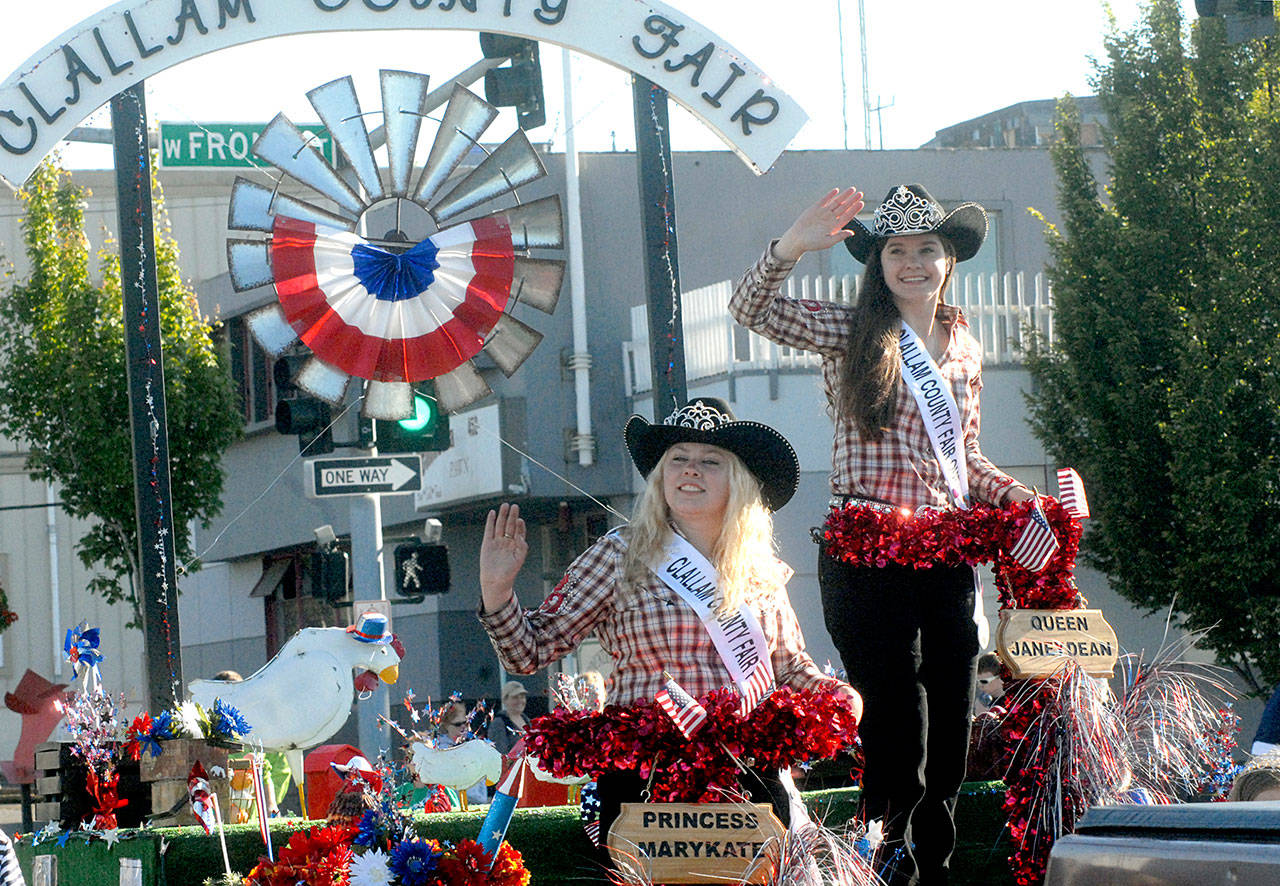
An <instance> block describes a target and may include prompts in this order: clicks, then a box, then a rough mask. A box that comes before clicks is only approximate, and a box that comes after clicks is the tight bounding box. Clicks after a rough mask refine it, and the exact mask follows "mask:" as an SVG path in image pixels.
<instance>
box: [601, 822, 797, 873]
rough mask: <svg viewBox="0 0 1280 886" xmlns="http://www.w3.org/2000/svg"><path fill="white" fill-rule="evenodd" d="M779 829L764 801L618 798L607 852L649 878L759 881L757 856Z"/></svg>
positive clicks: (764, 868) (761, 866) (778, 838)
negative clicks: (625, 800) (634, 800)
mask: <svg viewBox="0 0 1280 886" xmlns="http://www.w3.org/2000/svg"><path fill="white" fill-rule="evenodd" d="M785 833H786V828H784V827H783V826H782V822H780V821H778V818H777V816H775V815H774V814H773V810H772V809H771V808H769V806H768V805H767V804H764V803H623V804H622V814H621V815H619V816H618V818H617V820H616V821H615V822H614V823H613V827H611V828H610V829H609V853H610V854H611V855H612V856H613V857H614V859H615V861H617V862H618V864H619V865H626V866H628V867H633V866H635V865H636V864H637V862H638V864H639V867H640V868H641V869H642V870H643V871H644V872H645V874H646V875H647V876H648V878H649V880H650V881H652V882H654V883H741V882H747V883H765V882H768V879H769V877H768V874H769V872H768V865H764V864H760V863H759V862H758V857H759V856H760V855H761V854H762V853H763V851H764V850H765V848H766V847H767V846H768V845H769V844H770V843H771V842H773V843H775V845H777V843H780V842H781V840H782V838H783V836H784V835H785ZM748 875H750V879H746V880H744V879H743V878H744V877H747V876H748Z"/></svg>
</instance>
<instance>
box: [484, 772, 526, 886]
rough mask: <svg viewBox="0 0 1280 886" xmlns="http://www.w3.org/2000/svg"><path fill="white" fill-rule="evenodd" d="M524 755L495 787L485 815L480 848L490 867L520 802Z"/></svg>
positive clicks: (495, 858) (496, 857) (496, 858)
mask: <svg viewBox="0 0 1280 886" xmlns="http://www.w3.org/2000/svg"><path fill="white" fill-rule="evenodd" d="M524 759H525V758H524V757H521V758H520V759H519V760H517V761H516V763H515V765H514V766H512V767H511V768H510V769H509V770H507V774H506V775H505V776H504V777H503V779H502V781H500V782H498V786H497V788H495V789H494V795H493V800H492V801H491V802H490V803H489V814H488V815H486V816H485V817H484V824H483V825H481V826H480V839H479V840H478V841H477V842H478V843H479V844H480V848H481V849H483V850H484V851H485V852H486V853H487V854H488V856H489V867H490V869H492V868H493V863H494V862H495V861H497V860H498V849H499V847H501V846H502V841H503V840H504V839H506V836H507V827H508V826H509V825H510V824H511V816H512V815H514V814H515V811H516V804H517V803H519V802H520V791H521V788H522V787H523V785H524Z"/></svg>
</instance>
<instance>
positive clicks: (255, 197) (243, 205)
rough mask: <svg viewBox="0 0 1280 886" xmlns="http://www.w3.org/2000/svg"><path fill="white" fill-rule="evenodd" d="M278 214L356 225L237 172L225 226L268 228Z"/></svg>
mask: <svg viewBox="0 0 1280 886" xmlns="http://www.w3.org/2000/svg"><path fill="white" fill-rule="evenodd" d="M277 215H287V216H289V217H290V218H296V219H300V220H301V221H309V222H312V223H313V224H317V225H326V226H328V227H331V228H346V229H347V230H351V229H352V228H353V227H355V223H354V222H353V221H352V220H351V219H347V218H343V217H342V216H340V215H337V214H336V213H332V212H329V211H328V210H326V209H321V208H320V207H319V206H314V205H312V204H311V203H307V202H306V201H305V200H299V199H297V198H296V197H289V196H287V195H285V194H281V193H280V192H279V190H278V189H277V190H272V189H271V188H268V187H265V186H263V185H260V184H258V183H257V182H251V181H249V180H248V179H247V178H244V177H242V176H236V181H235V184H233V185H232V186H231V206H230V208H229V209H228V210H227V227H228V228H230V229H231V230H233V231H263V232H269V231H270V230H271V225H272V220H273V219H274V218H275V217H276V216H277Z"/></svg>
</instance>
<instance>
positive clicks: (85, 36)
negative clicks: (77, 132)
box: [0, 0, 806, 188]
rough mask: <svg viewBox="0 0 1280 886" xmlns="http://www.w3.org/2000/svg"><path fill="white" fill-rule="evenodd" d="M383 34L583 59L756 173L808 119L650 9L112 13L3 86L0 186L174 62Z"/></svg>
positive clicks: (374, 0)
mask: <svg viewBox="0 0 1280 886" xmlns="http://www.w3.org/2000/svg"><path fill="white" fill-rule="evenodd" d="M725 9H726V10H727V12H726V14H727V15H731V14H733V11H732V4H725ZM385 30H448V31H473V32H474V31H492V32H497V33H503V34H514V35H516V36H520V37H528V38H530V39H533V40H538V41H541V42H545V43H554V44H557V45H559V46H564V47H567V48H569V49H575V50H578V51H579V52H583V53H586V54H587V55H591V56H594V57H595V58H598V59H600V60H602V61H605V62H608V63H609V64H612V65H615V66H616V67H619V68H621V69H623V70H626V71H631V72H633V73H635V74H639V75H640V76H642V77H644V78H646V79H648V80H650V81H651V82H653V83H655V84H657V85H658V86H660V87H662V88H663V89H665V90H667V92H668V93H669V94H670V95H671V97H672V98H673V99H674V100H675V101H677V102H679V103H680V104H681V105H683V106H684V107H685V108H686V109H687V110H689V111H690V112H691V113H693V114H694V115H695V116H697V117H698V118H699V119H701V120H702V122H703V123H705V124H706V125H707V126H708V127H710V128H711V129H712V130H714V131H715V132H716V134H718V135H719V136H720V137H721V138H722V139H724V141H725V143H726V144H728V145H729V147H730V148H732V149H733V150H734V151H736V152H737V154H738V155H739V156H740V157H741V158H742V159H743V161H744V162H746V163H747V164H748V165H749V166H751V168H752V169H754V170H755V171H756V172H757V173H763V172H765V171H766V170H768V168H769V167H770V166H772V165H773V163H774V161H775V160H777V159H778V156H779V155H780V154H781V153H782V151H783V149H784V148H786V146H787V144H788V143H789V142H790V141H791V139H792V138H794V137H795V135H796V133H797V132H799V131H800V127H801V126H803V125H804V122H805V119H806V115H805V113H804V111H803V110H802V109H801V108H800V106H799V105H798V104H796V103H795V101H794V100H793V99H791V98H790V97H789V96H787V95H786V93H784V92H782V91H781V90H780V89H778V87H777V86H776V85H775V84H774V82H773V80H772V79H771V78H770V77H768V76H767V75H766V74H765V73H764V72H763V71H762V70H760V69H759V68H758V67H757V66H755V65H753V64H752V63H751V61H750V60H749V59H747V58H746V57H745V56H744V55H743V54H742V53H741V52H739V51H738V50H736V49H734V48H733V47H732V46H730V45H729V44H728V43H726V42H725V41H724V40H722V39H721V38H720V37H719V36H718V35H716V34H715V33H714V32H713V31H711V30H710V29H709V28H707V27H705V26H703V25H701V24H699V23H698V22H696V21H694V20H693V19H691V18H690V17H689V16H687V15H685V14H684V13H682V12H680V11H679V10H677V9H674V8H672V7H670V6H668V5H666V4H665V3H661V2H658V0H120V2H118V3H116V4H115V5H113V6H109V7H106V8H104V9H103V10H102V11H101V12H98V13H95V14H94V15H91V16H90V17H88V18H87V19H85V20H84V21H83V22H81V23H80V24H79V25H76V26H75V27H73V28H71V29H70V30H68V31H67V32H66V33H64V34H62V35H61V36H60V37H58V38H57V39H56V40H54V41H53V42H52V43H50V44H48V45H47V46H45V47H44V48H43V49H40V50H39V51H37V52H36V53H35V54H34V55H32V56H31V57H30V58H29V59H27V60H26V61H25V62H23V64H22V65H21V67H19V68H18V69H17V70H16V71H14V72H13V73H12V74H10V75H9V76H8V78H7V79H5V81H4V82H3V83H2V84H0V177H2V178H3V179H4V180H5V181H6V182H8V183H9V185H10V186H12V187H15V188H16V187H18V186H20V185H21V184H22V183H23V182H24V181H25V180H26V178H27V176H28V175H30V174H31V172H32V170H34V169H35V168H36V166H37V165H38V164H39V163H40V161H41V159H43V158H44V156H45V155H46V154H48V153H49V151H50V150H52V149H53V147H54V146H55V145H56V144H57V143H58V141H59V140H60V139H61V138H62V137H63V136H65V135H66V134H67V133H69V132H70V131H71V130H72V129H74V128H75V127H76V126H77V125H79V123H80V122H81V121H83V120H84V119H85V118H86V117H88V116H89V115H90V114H91V113H93V111H94V110H96V109H97V108H99V107H100V106H102V105H104V104H106V103H107V102H108V101H110V99H111V97H112V96H114V95H115V94H116V93H118V92H120V91H121V90H123V89H125V88H127V87H129V86H133V85H134V84H136V83H138V82H139V81H140V80H144V79H146V78H147V77H150V76H152V75H154V74H158V73H160V72H161V71H164V70H166V69H168V68H171V67H173V66H174V65H177V64H180V63H181V62H185V61H188V60H190V59H193V58H196V57H198V56H201V55H205V54H208V53H211V52H216V51H218V50H220V49H227V48H229V47H232V46H237V45H240V44H244V43H251V42H255V41H258V40H265V39H267V38H269V37H283V36H288V35H292V34H311V33H322V32H333V31H339V32H341V31H346V32H351V31H385ZM462 36H463V35H459V37H460V39H461V37H462ZM470 39H472V40H474V36H471V37H470ZM352 51H353V52H355V51H356V50H355V49H353V50H352ZM476 52H477V55H478V54H479V47H477V49H476ZM374 55H376V53H374ZM370 58H372V56H370ZM376 64H377V61H376V59H373V60H371V61H368V62H367V66H376ZM442 73H443V72H442ZM262 83H263V87H264V88H270V86H271V77H270V73H269V72H264V74H263V78H262ZM218 88H219V86H218V83H217V82H216V81H213V82H210V84H209V89H211V90H212V89H218ZM190 98H191V101H193V102H195V101H198V99H199V96H198V95H193V96H191V97H190Z"/></svg>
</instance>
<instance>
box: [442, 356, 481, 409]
mask: <svg viewBox="0 0 1280 886" xmlns="http://www.w3.org/2000/svg"><path fill="white" fill-rule="evenodd" d="M435 381H436V402H437V403H438V404H439V405H440V408H441V409H442V410H443V411H445V412H457V411H458V410H460V409H463V408H464V407H467V406H470V405H471V404H472V403H474V402H476V401H477V400H481V399H483V398H485V397H487V396H489V395H490V394H492V393H493V389H492V388H490V387H489V384H488V382H486V381H485V380H484V379H483V378H482V377H481V376H480V373H479V372H477V371H476V368H475V367H474V366H472V365H471V364H470V363H463V364H462V365H461V366H459V367H458V368H457V369H454V370H453V371H452V372H447V373H445V374H444V375H438V376H436V380H435Z"/></svg>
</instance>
